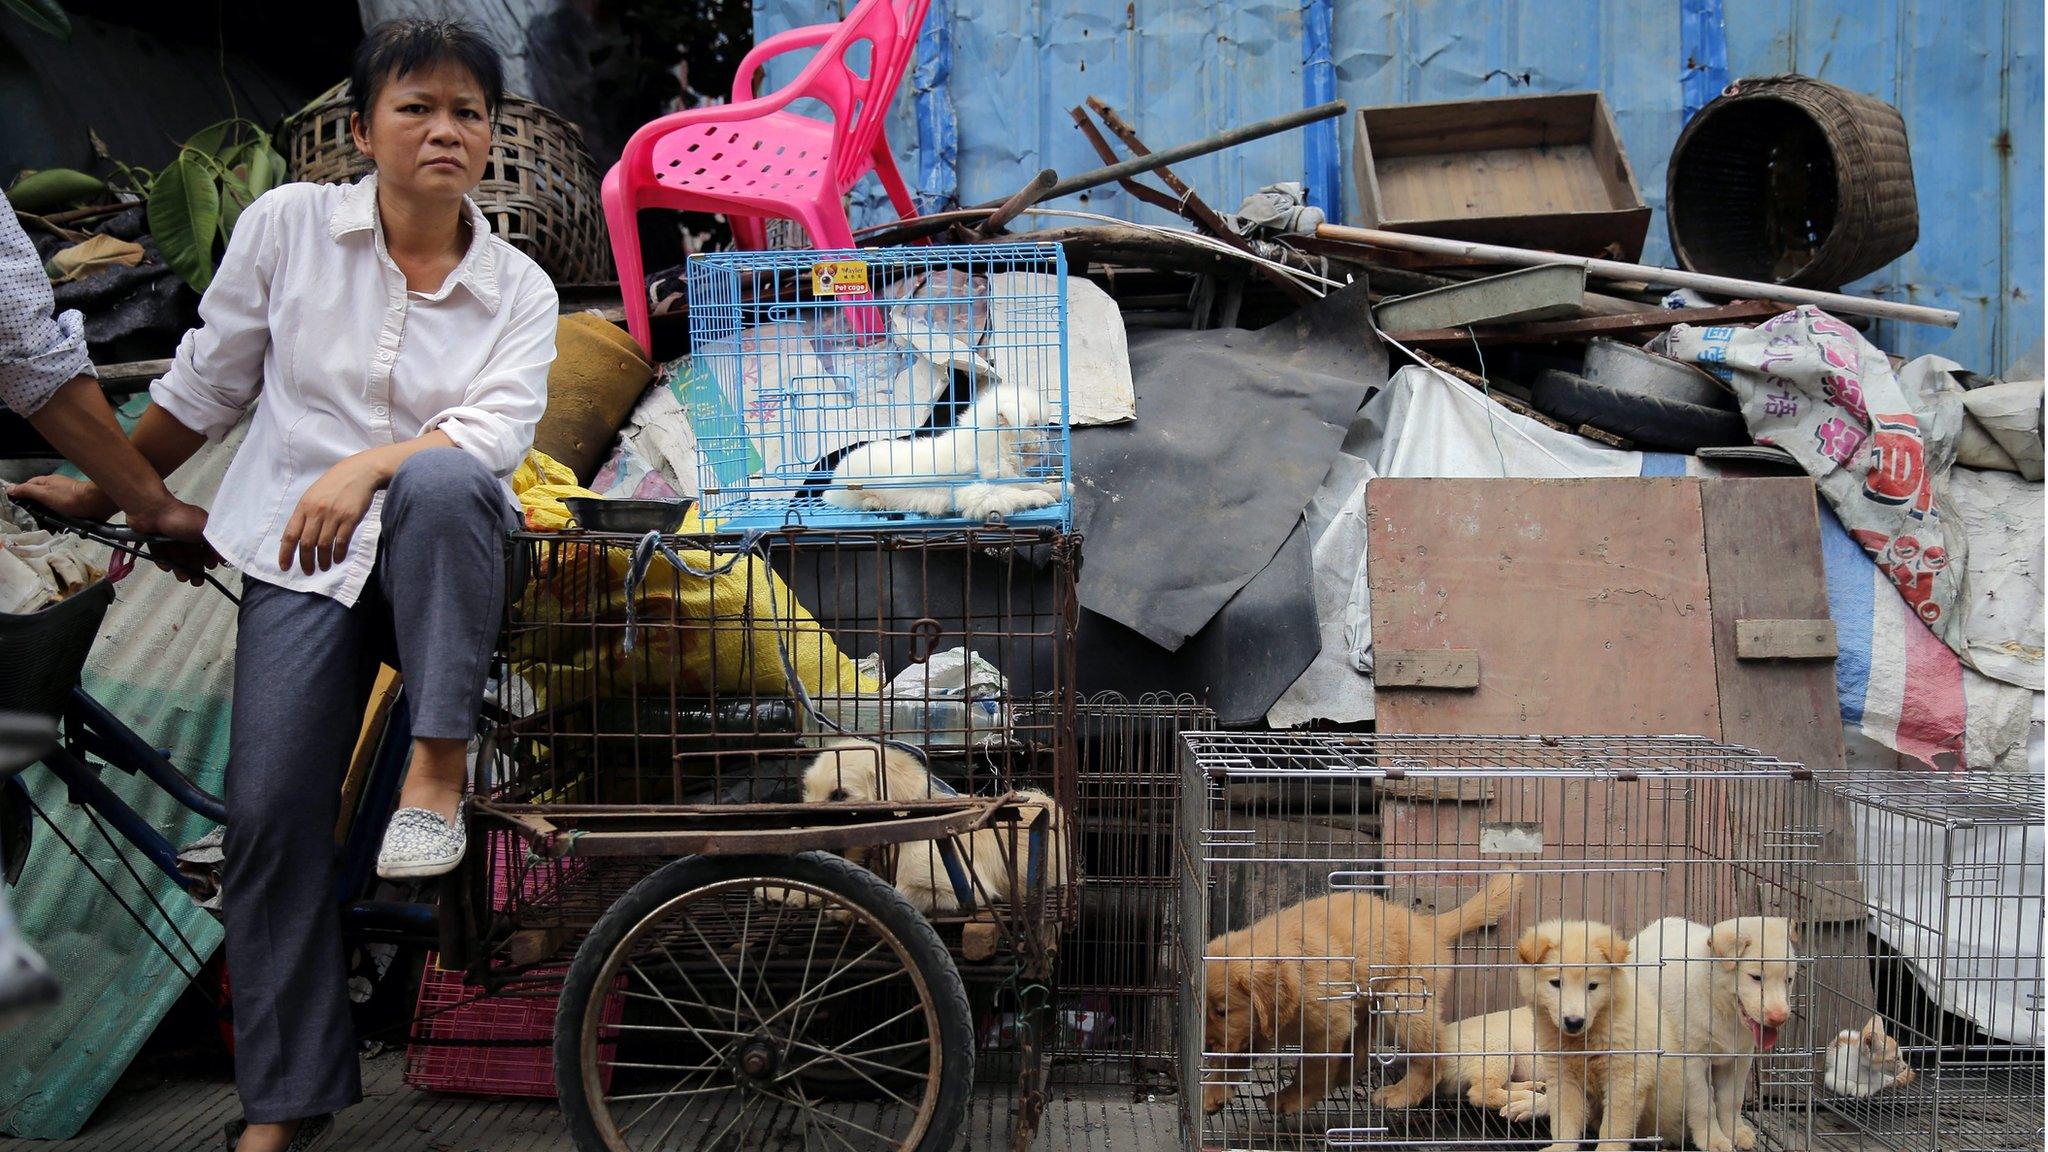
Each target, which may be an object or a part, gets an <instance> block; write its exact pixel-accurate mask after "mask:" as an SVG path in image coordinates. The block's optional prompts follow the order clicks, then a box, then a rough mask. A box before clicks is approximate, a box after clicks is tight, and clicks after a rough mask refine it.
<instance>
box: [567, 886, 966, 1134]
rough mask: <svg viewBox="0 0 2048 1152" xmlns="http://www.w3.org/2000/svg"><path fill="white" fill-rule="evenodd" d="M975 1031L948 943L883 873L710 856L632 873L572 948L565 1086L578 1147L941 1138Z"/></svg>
mask: <svg viewBox="0 0 2048 1152" xmlns="http://www.w3.org/2000/svg"><path fill="white" fill-rule="evenodd" d="M608 1002H609V1005H610V1010H609V1011H608ZM621 1008H622V1009H623V1010H622V1011H621V1010H620V1009H621ZM973 1045H974V1040H973V1029H972V1025H971V1018H970V1016H969V1013H968V1006H967V992H966V989H965V987H964V986H963V985H962V984H961V982H960V973H959V971H958V970H957V969H956V968H954V966H953V960H952V957H951V956H950V955H948V954H947V952H946V948H945V945H944V944H943V943H942V942H941V941H940V940H939V936H938V933H937V932H936V931H934V930H933V929H932V926H931V924H930V922H928V921H927V920H925V918H924V917H923V916H922V915H920V914H919V913H918V911H917V909H915V908H913V907H911V905H910V903H909V902H908V901H906V900H905V899H903V897H902V896H901V895H900V894H899V893H898V892H897V891H896V890H895V889H894V888H891V887H890V886H889V885H888V884H887V883H885V882H883V881H882V880H881V878H879V877H877V876H876V875H875V874H874V873H872V872H869V871H867V870H866V869H863V868H861V867H859V866H857V865H854V864H850V863H848V862H847V861H845V860H842V859H840V858H838V857H836V856H828V855H825V854H823V853H818V852H806V853H802V854H799V855H795V856H696V857H689V858H687V859H683V860H678V861H676V862H675V863H673V864H669V865H667V866H665V867H663V868H662V869H661V870H660V871H658V872H655V873H654V874H653V875H650V876H648V877H647V878H646V879H645V880H642V881H641V882H640V883H638V884H636V885H634V886H633V888H632V889H631V890H630V891H628V892H627V893H626V894H625V895H624V896H622V897H620V898H619V900H618V902H617V903H615V904H613V905H612V906H611V908H610V909H608V910H607V911H606V912H605V914H604V916H603V917H601V918H600V919H599V920H598V922H597V925H596V927H594V928H592V929H591V932H590V935H589V936H588V937H587V938H585V940H584V941H583V944H582V946H581V947H580V948H579V949H578V950H577V952H576V959H575V962H574V963H573V964H572V965H571V966H570V969H569V975H568V977H567V979H566V981H565V982H564V984H563V988H562V1000H561V1009H560V1011H559V1013H558V1014H557V1015H556V1018H555V1083H556V1084H557V1085H558V1087H559V1090H560V1092H561V1098H562V1112H563V1115H564V1117H565V1118H566V1119H567V1120H568V1124H569V1130H570V1133H571V1134H572V1135H573V1137H574V1138H575V1141H576V1147H577V1148H578V1149H579V1150H580V1152H684V1150H691V1152H694V1150H698V1149H702V1150H704V1152H738V1150H741V1149H749V1150H751V1149H774V1150H784V1149H787V1150H790V1152H797V1150H802V1152H811V1150H813V1149H815V1150H818V1152H871V1150H873V1152H882V1150H889V1149H900V1150H903V1152H943V1150H945V1149H949V1148H951V1147H952V1145H953V1141H954V1138H955V1137H956V1136H957V1135H958V1134H959V1131H960V1126H961V1123H962V1121H963V1120H964V1119H965V1116H966V1110H967V1099H968V1094H969V1092H970V1091H971V1089H972V1084H973V1077H974V1046H973Z"/></svg>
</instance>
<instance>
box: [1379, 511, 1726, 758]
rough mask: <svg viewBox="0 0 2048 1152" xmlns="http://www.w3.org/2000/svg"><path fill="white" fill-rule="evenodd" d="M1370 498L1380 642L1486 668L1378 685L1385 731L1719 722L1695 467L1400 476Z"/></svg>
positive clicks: (1642, 730) (1672, 726) (1608, 729)
mask: <svg viewBox="0 0 2048 1152" xmlns="http://www.w3.org/2000/svg"><path fill="white" fill-rule="evenodd" d="M1366 502H1367V508H1368V511H1367V515H1368V517H1369V519H1368V523H1369V525H1370V527H1369V529H1368V533H1367V536H1368V539H1367V547H1368V555H1369V565H1368V574H1369V577H1370V580H1371V584H1372V617H1373V621H1372V627H1373V644H1374V647H1375V648H1381V647H1384V648H1388V649H1397V650H1409V651H1416V650H1446V649H1460V648H1469V649H1475V650H1477V652H1478V654H1479V661H1480V666H1481V668H1482V669H1484V671H1483V673H1482V675H1481V677H1480V683H1479V687H1478V688H1477V689H1476V690H1473V689H1465V690H1455V691H1439V690H1435V689H1428V688H1402V689H1389V690H1386V691H1382V692H1379V693H1378V707H1379V721H1378V723H1379V729H1380V731H1382V732H1443V733H1452V732H1465V733H1488V734H1503V733H1514V734H1520V733H1556V734H1564V733H1603V734H1607V733H1611V734H1655V733H1696V734H1700V735H1708V736H1713V735H1717V734H1719V732H1720V730H1721V724H1720V709H1719V705H1718V703H1717V700H1716V695H1715V687H1714V661H1713V639H1712V621H1711V618H1710V614H1709V608H1708V602H1707V563H1706V555H1705V551H1704V549H1703V547H1702V544H1701V541H1702V538H1703V532H1702V527H1701V519H1700V494H1699V483H1698V482H1697V481H1694V480H1687V479H1682V478H1630V479H1605V480H1446V479H1427V480H1413V479H1393V478H1390V479H1384V480H1375V481H1373V483H1372V484H1371V485H1370V486H1369V487H1368V488H1367V489H1366Z"/></svg>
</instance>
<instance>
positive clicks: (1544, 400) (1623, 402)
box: [1530, 368, 1750, 452]
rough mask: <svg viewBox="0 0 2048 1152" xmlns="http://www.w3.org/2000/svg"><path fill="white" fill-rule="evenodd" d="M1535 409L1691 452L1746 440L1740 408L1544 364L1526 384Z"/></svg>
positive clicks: (1648, 443) (1639, 440) (1652, 445)
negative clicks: (1617, 386)
mask: <svg viewBox="0 0 2048 1152" xmlns="http://www.w3.org/2000/svg"><path fill="white" fill-rule="evenodd" d="M1530 396H1531V398H1532V399H1533V400H1534V402H1535V405H1536V409H1537V411H1539V412H1542V413H1543V414H1544V415H1546V416H1549V417H1550V418H1552V419H1554V420H1559V421H1562V422H1564V423H1566V424H1572V425H1578V424H1591V425H1592V426H1593V427H1595V428H1598V429H1600V430H1601V431H1602V432H1612V433H1614V434H1615V435H1616V436H1624V437H1627V438H1628V439H1630V440H1633V441H1635V442H1636V443H1637V444H1640V445H1642V446H1644V447H1646V448H1668V449H1672V450H1674V451H1678V452H1691V451H1694V450H1695V449H1699V448H1719V447H1726V446H1729V445H1735V444H1748V443H1749V442H1750V439H1749V427H1748V425H1746V424H1744V423H1743V422H1742V413H1740V412H1730V411H1727V410H1725V409H1721V408H1707V407H1704V406H1702V405H1699V404H1684V403H1680V402H1678V401H1676V400H1665V399H1662V398H1659V397H1655V396H1641V395H1634V394H1631V393H1626V392H1616V391H1614V390H1613V389H1611V388H1602V387H1600V386H1599V385H1598V384H1595V383H1593V382H1592V381H1590V380H1587V379H1586V378H1585V377H1583V376H1580V375H1577V374H1575V373H1572V372H1564V371H1560V370H1559V369H1556V368H1551V369H1547V370H1545V371H1544V372H1543V374H1542V375H1540V376H1538V377H1536V386H1535V387H1534V388H1532V389H1530Z"/></svg>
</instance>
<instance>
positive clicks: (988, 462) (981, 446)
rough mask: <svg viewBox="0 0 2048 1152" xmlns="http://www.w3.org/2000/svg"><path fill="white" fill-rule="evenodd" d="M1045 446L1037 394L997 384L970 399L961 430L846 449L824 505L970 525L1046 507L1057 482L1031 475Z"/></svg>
mask: <svg viewBox="0 0 2048 1152" xmlns="http://www.w3.org/2000/svg"><path fill="white" fill-rule="evenodd" d="M1050 442H1051V433H1050V431H1049V429H1048V428H1047V427H1046V415H1045V406H1044V405H1043V404H1042V403H1040V401H1039V398H1038V396H1037V394H1036V393H1035V392H1033V391H1031V390H1030V389H1028V388H1023V387H1019V386H1017V385H1014V384H999V385H996V386H995V387H993V388H988V389H985V390H984V391H982V392H981V393H980V394H979V395H977V396H976V397H975V398H974V403H973V405H972V406H970V407H969V408H968V410H967V420H966V421H965V422H964V423H963V424H961V425H960V426H959V427H956V428H949V429H947V430H945V431H943V432H938V433H933V434H928V435H920V436H906V437H903V438H901V439H896V440H874V441H870V442H868V443H866V444H862V445H861V446H860V447H858V448H855V449H854V450H853V451H851V452H848V453H847V454H846V456H845V458H844V459H842V460H840V461H839V466H838V467H836V468H834V469H833V470H832V486H831V487H830V488H828V489H826V490H825V493H824V500H825V503H827V504H830V505H832V506H833V507H835V508H847V509H852V510H854V511H889V512H915V513H918V514H920V515H925V516H955V515H957V516H964V517H966V518H967V519H970V520H986V519H987V518H988V517H989V516H991V515H995V514H1000V515H1004V516H1009V515H1014V514H1015V513H1018V512H1022V511H1025V510H1027V509H1031V508H1044V507H1047V506H1049V505H1051V504H1054V503H1056V502H1058V500H1059V483H1058V480H1057V478H1053V479H1038V478H1034V477H1033V476H1032V475H1031V471H1032V468H1033V466H1034V465H1036V464H1038V463H1039V462H1040V461H1041V460H1043V459H1044V458H1045V455H1046V452H1047V448H1048V446H1049V444H1050Z"/></svg>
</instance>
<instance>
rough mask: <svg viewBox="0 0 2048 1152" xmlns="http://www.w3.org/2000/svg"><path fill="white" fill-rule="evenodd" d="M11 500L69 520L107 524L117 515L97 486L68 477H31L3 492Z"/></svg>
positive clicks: (110, 500) (109, 500)
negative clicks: (95, 521) (26, 503)
mask: <svg viewBox="0 0 2048 1152" xmlns="http://www.w3.org/2000/svg"><path fill="white" fill-rule="evenodd" d="M7 496H8V498H9V499H11V500H33V501H35V502H36V503H38V504H41V505H42V506H43V507H45V508H48V509H49V510H50V511H52V512H55V513H57V514H58V515H60V516H69V517H71V518H72V519H73V520H109V519H112V518H113V515H114V513H116V512H118V511H120V509H119V508H116V507H115V506H114V501H113V498H112V497H110V496H108V495H107V494H106V493H104V492H102V491H100V489H99V485H97V484H92V483H89V482H87V481H84V480H73V479H72V478H71V477H69V476H31V477H30V478H28V479H27V480H23V481H22V482H21V483H19V484H16V485H15V486H13V487H12V488H9V489H8V490H7Z"/></svg>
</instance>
